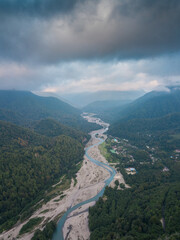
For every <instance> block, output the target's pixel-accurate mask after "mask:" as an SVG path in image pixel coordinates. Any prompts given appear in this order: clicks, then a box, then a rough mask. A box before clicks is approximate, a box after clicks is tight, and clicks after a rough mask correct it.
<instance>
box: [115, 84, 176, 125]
mask: <svg viewBox="0 0 180 240" xmlns="http://www.w3.org/2000/svg"><path fill="white" fill-rule="evenodd" d="M179 111H180V89H179V88H170V89H169V91H168V92H156V91H153V92H150V93H147V94H145V95H144V96H142V97H141V98H138V99H137V100H135V101H134V102H132V103H131V104H130V105H129V106H128V107H126V108H125V109H123V110H122V111H120V112H119V119H115V121H116V122H118V121H119V120H129V119H141V118H159V117H163V116H165V115H168V114H170V113H175V112H179Z"/></svg>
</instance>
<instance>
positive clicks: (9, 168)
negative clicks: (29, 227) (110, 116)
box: [0, 121, 84, 232]
mask: <svg viewBox="0 0 180 240" xmlns="http://www.w3.org/2000/svg"><path fill="white" fill-rule="evenodd" d="M83 155H84V147H83V145H82V144H81V143H80V142H78V141H77V140H75V139H73V138H71V137H68V136H64V135H61V136H58V137H54V138H50V137H46V136H42V135H39V134H37V133H35V132H33V131H30V130H28V129H25V128H22V127H19V126H16V125H14V124H11V123H7V122H3V121H0V166H1V167H0V232H2V231H3V230H5V229H8V228H10V227H12V225H13V224H15V223H16V222H17V220H20V219H22V218H24V217H29V214H31V211H32V209H31V208H30V207H32V206H33V205H35V204H36V203H37V201H40V200H41V199H42V197H45V196H46V195H45V191H46V190H47V189H48V188H49V187H50V186H51V185H52V184H54V183H57V182H58V181H59V179H60V177H61V176H62V175H64V174H66V176H69V178H71V177H74V174H75V173H76V171H77V163H78V162H79V161H81V160H82V159H83Z"/></svg>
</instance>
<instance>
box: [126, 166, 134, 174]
mask: <svg viewBox="0 0 180 240" xmlns="http://www.w3.org/2000/svg"><path fill="white" fill-rule="evenodd" d="M125 170H126V173H127V174H131V175H133V174H136V169H135V168H131V167H129V168H125Z"/></svg>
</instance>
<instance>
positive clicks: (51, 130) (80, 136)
mask: <svg viewBox="0 0 180 240" xmlns="http://www.w3.org/2000/svg"><path fill="white" fill-rule="evenodd" d="M33 129H34V131H36V132H37V133H39V134H41V135H45V136H48V137H56V136H59V135H66V136H69V137H72V138H74V139H76V140H78V141H79V142H81V143H83V142H86V141H87V139H89V135H88V134H86V133H84V132H81V131H78V130H76V129H74V128H71V127H68V126H65V125H63V124H62V123H60V122H58V121H56V120H54V119H50V118H49V119H43V120H40V121H38V122H36V123H35V124H34V126H33Z"/></svg>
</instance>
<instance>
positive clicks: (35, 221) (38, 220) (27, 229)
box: [19, 217, 43, 235]
mask: <svg viewBox="0 0 180 240" xmlns="http://www.w3.org/2000/svg"><path fill="white" fill-rule="evenodd" d="M42 220H43V217H41V218H40V217H37V218H31V219H30V220H29V221H28V222H27V223H26V224H25V225H23V227H22V228H21V230H20V232H19V235H22V234H24V233H27V232H30V231H32V230H33V229H34V228H35V227H36V226H37V225H39V224H40V223H41V222H42Z"/></svg>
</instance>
